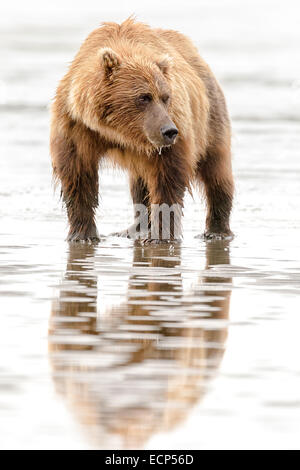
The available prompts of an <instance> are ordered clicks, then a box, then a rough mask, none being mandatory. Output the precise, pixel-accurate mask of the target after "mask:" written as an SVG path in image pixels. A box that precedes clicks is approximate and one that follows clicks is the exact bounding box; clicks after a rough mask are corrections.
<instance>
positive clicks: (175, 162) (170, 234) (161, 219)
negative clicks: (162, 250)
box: [144, 145, 191, 244]
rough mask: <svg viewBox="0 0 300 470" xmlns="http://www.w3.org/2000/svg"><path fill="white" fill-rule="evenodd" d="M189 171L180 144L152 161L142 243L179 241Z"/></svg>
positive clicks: (164, 151)
mask: <svg viewBox="0 0 300 470" xmlns="http://www.w3.org/2000/svg"><path fill="white" fill-rule="evenodd" d="M190 172H191V169H190V166H189V164H188V159H187V158H186V156H185V153H184V151H183V150H182V148H181V146H179V145H176V146H173V147H167V148H164V149H163V150H162V152H161V155H158V156H157V158H156V160H154V161H153V162H152V168H151V171H149V178H148V181H147V186H148V189H149V200H150V211H151V224H150V229H149V235H148V238H147V239H146V240H144V244H157V243H170V242H174V241H180V240H181V238H182V226H181V219H182V211H183V198H184V193H185V190H186V188H187V187H188V186H189V181H190Z"/></svg>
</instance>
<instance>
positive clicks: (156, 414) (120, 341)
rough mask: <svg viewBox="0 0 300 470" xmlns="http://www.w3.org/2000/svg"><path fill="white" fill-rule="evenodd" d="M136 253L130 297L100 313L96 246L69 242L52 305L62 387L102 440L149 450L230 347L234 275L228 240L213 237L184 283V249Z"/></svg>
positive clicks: (52, 339)
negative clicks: (229, 269) (192, 277)
mask: <svg viewBox="0 0 300 470" xmlns="http://www.w3.org/2000/svg"><path fill="white" fill-rule="evenodd" d="M133 257H134V259H133V266H132V269H131V272H132V274H130V276H129V281H128V293H127V301H126V302H124V303H123V304H122V303H121V304H120V305H118V306H113V307H112V306H111V307H105V311H104V312H102V306H101V298H102V295H101V274H97V269H98V271H100V270H101V263H100V262H99V260H98V261H97V247H95V246H93V245H82V244H78V245H77V244H73V245H72V244H71V245H70V253H69V259H68V264H67V270H66V274H65V278H64V280H63V282H62V284H61V286H60V291H59V296H58V298H57V299H56V300H55V301H54V302H53V308H52V314H51V319H50V329H49V356H50V363H51V366H52V371H53V380H54V383H55V387H56V390H57V392H58V393H59V394H61V395H63V396H64V398H65V399H66V401H67V402H68V404H69V407H70V408H71V411H72V413H74V415H75V416H76V418H77V419H78V421H79V422H80V423H81V424H83V425H85V426H86V427H88V429H89V434H90V437H92V442H93V445H94V446H96V447H102V448H142V447H143V446H145V445H146V443H147V441H148V440H149V438H150V437H151V436H153V435H155V434H156V433H158V432H163V431H168V430H171V429H173V428H175V427H176V426H177V425H179V424H180V423H182V422H183V420H184V419H185V418H186V417H187V415H188V413H189V411H190V410H191V409H192V407H193V406H194V405H195V404H196V403H197V402H198V401H199V400H200V399H201V398H202V397H203V395H204V394H205V392H206V391H207V387H208V385H209V381H210V379H211V378H212V377H213V376H215V374H216V372H217V370H218V368H219V365H220V363H221V360H222V357H223V353H224V349H225V341H226V338H227V321H226V320H228V317H229V303H230V295H231V279H230V278H227V277H224V276H226V267H225V268H224V267H222V266H219V268H218V267H217V265H226V264H227V265H228V264H229V247H228V242H226V241H215V242H212V243H207V245H206V269H204V270H202V271H200V270H199V272H200V274H199V273H198V274H197V273H196V279H197V282H196V283H195V284H194V285H193V286H192V287H189V288H187V289H183V277H184V269H183V267H182V266H181V248H180V246H175V247H174V251H173V252H172V253H170V251H169V246H163V245H161V246H159V247H151V246H149V247H145V248H143V247H141V246H136V247H134V255H133ZM111 263H112V264H110V269H111V270H113V261H112V262H111ZM116 270H117V269H116ZM222 272H223V274H222ZM111 273H112V271H110V274H111ZM224 273H225V274H224ZM222 276H223V277H222ZM99 312H101V313H99Z"/></svg>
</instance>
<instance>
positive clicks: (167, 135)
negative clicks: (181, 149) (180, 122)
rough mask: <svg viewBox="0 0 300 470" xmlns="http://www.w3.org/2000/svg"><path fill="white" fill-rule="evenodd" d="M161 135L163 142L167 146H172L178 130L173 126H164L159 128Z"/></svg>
mask: <svg viewBox="0 0 300 470" xmlns="http://www.w3.org/2000/svg"><path fill="white" fill-rule="evenodd" d="M160 131H161V135H162V136H163V138H164V141H165V143H166V144H167V145H169V144H173V143H174V141H175V139H176V137H177V135H178V129H176V127H175V126H174V125H173V126H164V127H162V128H161V130H160Z"/></svg>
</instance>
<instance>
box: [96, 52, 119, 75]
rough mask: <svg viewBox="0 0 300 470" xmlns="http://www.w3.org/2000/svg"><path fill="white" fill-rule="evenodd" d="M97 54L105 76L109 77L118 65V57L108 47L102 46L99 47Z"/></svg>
mask: <svg viewBox="0 0 300 470" xmlns="http://www.w3.org/2000/svg"><path fill="white" fill-rule="evenodd" d="M99 55H100V59H101V63H102V65H103V68H104V73H105V76H106V77H107V78H109V77H111V75H112V74H113V72H114V71H115V70H117V69H118V68H119V67H120V65H121V60H120V57H119V56H118V54H116V53H115V52H114V51H113V50H112V49H111V48H110V47H103V48H102V49H100V51H99Z"/></svg>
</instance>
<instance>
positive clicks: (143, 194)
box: [111, 175, 149, 239]
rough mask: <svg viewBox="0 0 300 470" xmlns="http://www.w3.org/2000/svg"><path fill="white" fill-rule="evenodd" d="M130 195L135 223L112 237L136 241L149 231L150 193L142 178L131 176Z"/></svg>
mask: <svg viewBox="0 0 300 470" xmlns="http://www.w3.org/2000/svg"><path fill="white" fill-rule="evenodd" d="M130 193H131V197H132V202H133V208H134V223H133V224H132V225H130V227H128V228H127V229H125V230H122V231H121V232H115V233H112V234H111V235H112V236H115V237H124V238H133V239H136V238H140V236H141V235H142V233H143V232H145V231H147V230H148V223H149V209H148V204H149V193H148V189H147V186H146V184H145V183H144V181H143V179H142V178H140V177H138V178H137V177H134V176H133V175H131V176H130Z"/></svg>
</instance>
